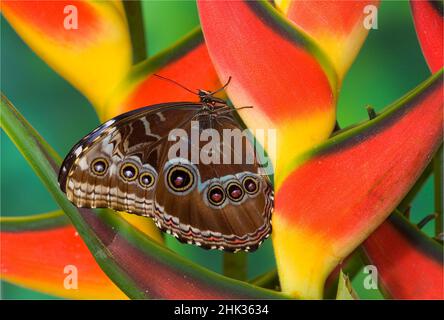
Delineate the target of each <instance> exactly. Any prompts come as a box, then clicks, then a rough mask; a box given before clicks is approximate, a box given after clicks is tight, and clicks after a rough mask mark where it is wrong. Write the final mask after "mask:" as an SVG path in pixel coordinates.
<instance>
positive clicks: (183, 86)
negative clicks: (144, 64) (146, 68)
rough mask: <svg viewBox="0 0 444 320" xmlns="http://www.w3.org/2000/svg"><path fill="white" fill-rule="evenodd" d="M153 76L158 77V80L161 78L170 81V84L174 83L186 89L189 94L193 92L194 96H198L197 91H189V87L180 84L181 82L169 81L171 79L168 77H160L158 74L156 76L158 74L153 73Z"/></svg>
mask: <svg viewBox="0 0 444 320" xmlns="http://www.w3.org/2000/svg"><path fill="white" fill-rule="evenodd" d="M153 76H156V77H158V78H160V79H163V80H167V81H169V82H172V83H174V84H175V85H177V86H179V87H181V88H182V89H185V90H187V91H188V92H191V93H192V94H195V95H198V93H197V91H196V92H195V91H193V90H190V89H188V88H187V87H185V86H184V85H182V84H180V83H179V82H177V81H174V80H173V79H169V78H166V77H162V76H161V75H158V74H156V73H153Z"/></svg>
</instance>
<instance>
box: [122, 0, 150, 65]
mask: <svg viewBox="0 0 444 320" xmlns="http://www.w3.org/2000/svg"><path fill="white" fill-rule="evenodd" d="M123 6H124V8H125V14H126V17H127V21H128V27H129V31H130V36H131V45H132V47H133V64H136V63H138V62H140V61H143V60H145V58H146V57H147V44H146V42H145V29H144V24H143V12H142V4H141V2H140V1H139V0H126V1H123Z"/></svg>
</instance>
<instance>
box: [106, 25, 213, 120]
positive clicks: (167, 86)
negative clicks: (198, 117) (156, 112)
mask: <svg viewBox="0 0 444 320" xmlns="http://www.w3.org/2000/svg"><path fill="white" fill-rule="evenodd" d="M153 74H158V75H160V76H162V77H166V78H168V79H171V80H174V81H176V82H178V83H180V84H181V85H183V86H185V87H187V88H189V89H190V90H193V91H194V92H196V91H197V89H204V90H208V91H212V90H216V89H219V88H220V87H221V84H220V82H219V78H218V77H217V74H216V71H215V70H214V67H213V65H212V64H211V60H210V57H209V56H208V51H207V48H206V46H205V43H204V41H203V36H202V32H201V30H200V28H198V29H196V30H194V31H193V32H191V33H190V34H189V35H188V36H185V37H184V38H183V39H182V40H180V41H179V42H178V43H177V44H175V45H174V46H172V47H170V48H168V49H167V50H165V51H163V52H161V53H159V54H158V55H156V56H153V57H151V58H150V59H147V60H145V61H143V62H141V63H139V64H137V65H136V66H134V67H133V68H132V69H131V71H130V73H129V74H128V75H127V76H126V77H125V79H124V81H123V82H122V83H121V84H120V86H119V87H118V88H117V89H116V91H115V93H114V94H113V95H112V97H111V98H110V101H109V102H108V104H107V105H106V108H105V109H104V114H102V115H101V118H102V119H104V120H105V119H109V118H111V117H113V116H116V115H118V114H121V113H123V112H125V111H129V110H133V109H137V108H141V107H144V106H147V105H151V104H155V103H164V102H177V101H196V102H197V101H198V100H199V98H198V97H197V96H196V95H195V94H193V93H191V92H188V91H186V90H185V89H183V88H181V87H180V86H178V85H177V84H174V83H172V82H169V81H167V80H165V79H161V78H159V77H156V76H154V75H153Z"/></svg>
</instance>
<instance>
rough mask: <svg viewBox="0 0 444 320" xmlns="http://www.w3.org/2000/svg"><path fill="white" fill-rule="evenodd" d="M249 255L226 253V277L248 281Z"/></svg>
mask: <svg viewBox="0 0 444 320" xmlns="http://www.w3.org/2000/svg"><path fill="white" fill-rule="evenodd" d="M247 270H248V269H247V253H246V252H242V251H240V252H237V253H230V252H225V253H224V262H223V272H224V275H225V276H227V277H230V278H233V279H237V280H243V281H245V280H246V279H247Z"/></svg>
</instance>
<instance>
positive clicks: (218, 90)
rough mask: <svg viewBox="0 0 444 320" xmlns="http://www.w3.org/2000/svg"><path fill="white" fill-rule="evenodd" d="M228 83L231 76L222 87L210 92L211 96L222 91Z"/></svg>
mask: <svg viewBox="0 0 444 320" xmlns="http://www.w3.org/2000/svg"><path fill="white" fill-rule="evenodd" d="M230 81H231V76H229V77H228V81H227V82H226V83H225V84H224V85H223V86H222V87H220V88H219V89H217V90H216V91H213V92H211V95H214V94H216V93H218V92H220V91H222V90H224V89H225V88H226V87H227V86H228V85H229V84H230Z"/></svg>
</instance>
